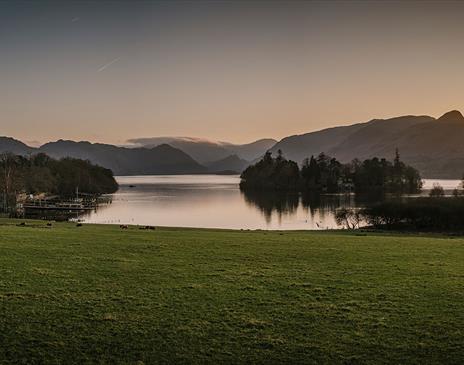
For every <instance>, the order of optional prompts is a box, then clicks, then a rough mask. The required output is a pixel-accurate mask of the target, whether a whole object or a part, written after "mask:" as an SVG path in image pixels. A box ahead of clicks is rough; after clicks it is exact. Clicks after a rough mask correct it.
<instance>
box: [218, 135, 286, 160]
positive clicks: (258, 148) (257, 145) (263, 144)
mask: <svg viewBox="0 0 464 365" xmlns="http://www.w3.org/2000/svg"><path fill="white" fill-rule="evenodd" d="M276 143H277V141H276V140H275V139H272V138H263V139H259V140H257V141H254V142H251V143H246V144H231V143H225V142H223V147H224V148H226V149H227V150H228V151H230V152H232V153H233V154H235V155H237V156H238V157H239V158H241V159H243V160H247V161H252V160H254V159H256V158H257V157H260V156H262V155H263V154H264V153H265V152H266V151H267V150H269V149H270V148H271V147H272V146H274V145H275V144H276Z"/></svg>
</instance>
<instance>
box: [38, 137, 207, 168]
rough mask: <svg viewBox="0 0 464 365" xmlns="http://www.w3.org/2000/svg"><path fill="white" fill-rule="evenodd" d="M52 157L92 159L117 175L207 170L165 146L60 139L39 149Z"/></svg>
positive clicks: (177, 150) (179, 152) (175, 149)
mask: <svg viewBox="0 0 464 365" xmlns="http://www.w3.org/2000/svg"><path fill="white" fill-rule="evenodd" d="M39 151H40V152H45V153H46V154H48V155H49V156H51V157H55V158H61V157H65V156H70V157H75V158H82V159H86V160H90V161H92V162H93V163H96V164H98V165H101V166H104V167H106V168H109V169H111V170H113V173H114V174H115V175H149V174H193V173H204V172H206V171H207V169H206V168H205V167H204V166H202V165H200V164H199V163H198V162H196V161H195V160H194V159H192V158H191V157H190V156H189V155H187V154H186V153H184V152H182V151H181V150H179V149H177V148H174V147H172V146H169V145H167V144H162V145H160V146H157V147H154V148H124V147H117V146H113V145H108V144H101V143H89V142H74V141H63V140H59V141H56V142H50V143H47V144H45V145H43V146H41V147H40V148H39Z"/></svg>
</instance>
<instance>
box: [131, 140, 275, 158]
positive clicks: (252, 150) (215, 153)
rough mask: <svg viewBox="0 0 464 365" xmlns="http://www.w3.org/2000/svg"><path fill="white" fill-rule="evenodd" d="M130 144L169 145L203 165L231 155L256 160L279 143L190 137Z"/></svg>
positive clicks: (135, 141) (141, 141) (142, 145)
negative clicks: (223, 140)
mask: <svg viewBox="0 0 464 365" xmlns="http://www.w3.org/2000/svg"><path fill="white" fill-rule="evenodd" d="M128 142H129V143H132V144H134V145H135V146H141V147H147V148H151V147H155V146H158V145H160V144H163V143H167V144H169V145H171V146H173V147H175V148H178V149H180V150H182V151H184V152H185V153H187V154H188V155H190V156H192V157H193V158H194V159H195V160H196V161H198V162H199V163H201V164H210V163H212V162H215V161H219V160H221V159H225V158H226V157H229V156H231V155H237V156H238V157H239V158H240V159H244V160H247V161H251V160H254V159H255V158H257V157H259V156H261V155H263V154H264V152H266V151H267V150H268V149H269V148H271V147H272V146H273V145H274V144H275V143H276V142H277V141H276V140H273V139H269V138H268V139H260V140H258V141H255V142H252V143H247V144H233V143H228V142H218V141H208V140H205V139H199V138H190V137H153V138H136V139H130V140H128Z"/></svg>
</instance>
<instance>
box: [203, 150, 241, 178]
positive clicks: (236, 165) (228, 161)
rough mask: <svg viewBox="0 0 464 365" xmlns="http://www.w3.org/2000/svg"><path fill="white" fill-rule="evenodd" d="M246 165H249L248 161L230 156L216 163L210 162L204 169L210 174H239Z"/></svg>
mask: <svg viewBox="0 0 464 365" xmlns="http://www.w3.org/2000/svg"><path fill="white" fill-rule="evenodd" d="M248 165H249V162H248V161H246V160H244V159H241V158H240V157H238V156H237V155H230V156H228V157H226V158H223V159H220V160H218V161H214V162H211V163H209V164H207V165H206V167H207V168H208V170H209V171H210V172H212V173H216V172H222V171H230V172H232V171H234V172H236V173H238V174H239V173H241V172H242V171H243V170H244V169H245V168H246V167H247V166H248Z"/></svg>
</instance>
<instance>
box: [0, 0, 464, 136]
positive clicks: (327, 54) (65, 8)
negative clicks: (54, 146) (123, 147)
mask: <svg viewBox="0 0 464 365" xmlns="http://www.w3.org/2000/svg"><path fill="white" fill-rule="evenodd" d="M463 19H464V3H463V2H443V1H441V2H436V3H435V2H411V1H409V2H406V1H403V2H373V1H371V2H368V1H363V2H349V1H343V2H320V3H319V2H309V1H307V2H289V1H285V2H265V1H259V2H256V3H252V2H245V1H243V2H218V1H210V2H179V1H176V2H155V1H146V2H137V1H130V2H129V1H128V2H124V1H117V2H111V1H107V2H103V1H98V2H83V1H80V2H67V1H62V2H44V1H40V2H38V1H36V2H34V1H31V2H19V1H14V2H13V1H12V2H5V1H3V2H0V126H1V130H0V135H8V136H13V137H16V138H19V139H22V140H24V141H34V140H38V141H41V142H44V141H48V140H56V139H58V138H66V139H75V140H91V141H101V142H111V143H122V142H124V141H125V140H127V139H130V138H135V137H154V136H192V137H205V138H209V139H218V140H227V141H231V142H247V141H251V140H253V139H257V138H262V137H274V138H277V139H278V138H282V137H284V136H287V135H291V134H296V133H304V132H308V131H312V130H317V129H321V128H324V127H329V126H334V125H339V124H351V123H353V122H361V121H367V120H369V119H372V118H382V117H390V116H397V115H403V114H428V115H433V116H439V115H441V114H443V113H444V112H446V111H448V110H450V109H464V105H463V104H464V68H463V67H464V66H463V65H464V21H463Z"/></svg>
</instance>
